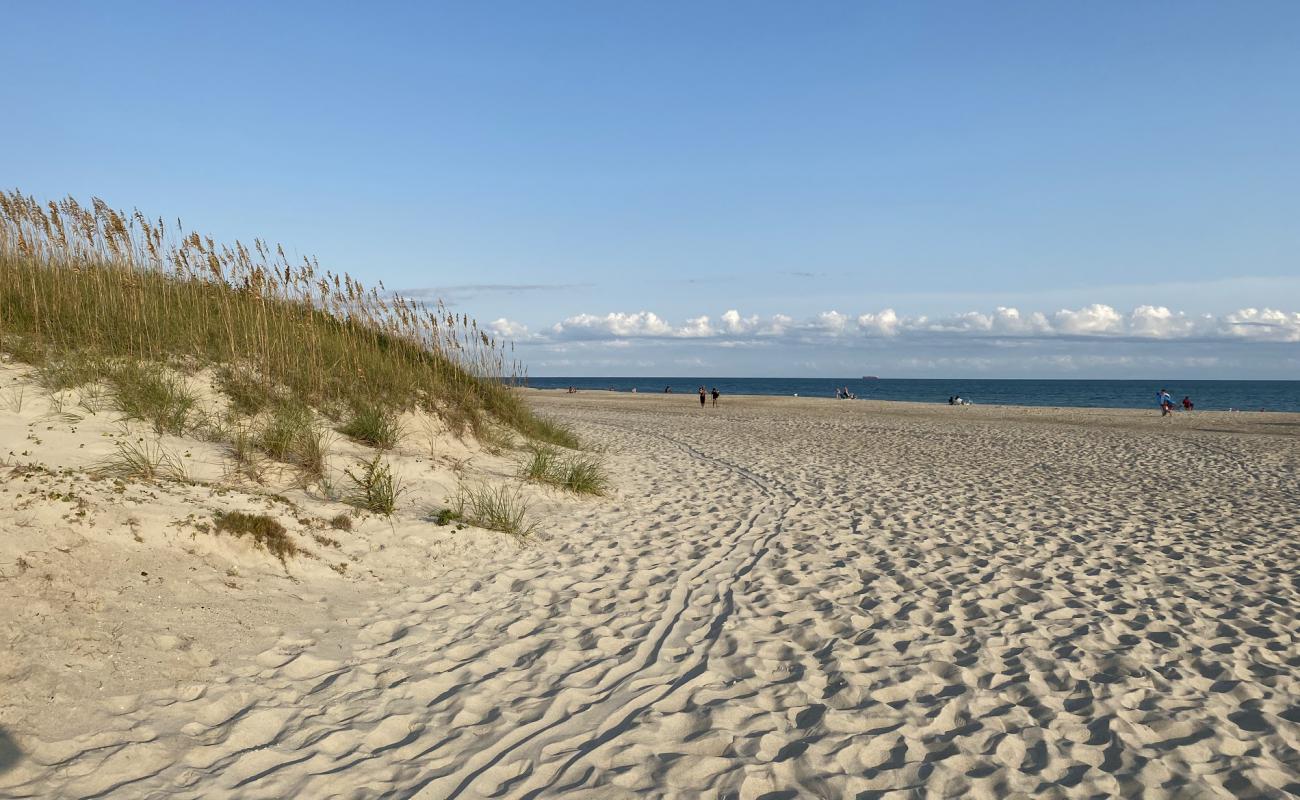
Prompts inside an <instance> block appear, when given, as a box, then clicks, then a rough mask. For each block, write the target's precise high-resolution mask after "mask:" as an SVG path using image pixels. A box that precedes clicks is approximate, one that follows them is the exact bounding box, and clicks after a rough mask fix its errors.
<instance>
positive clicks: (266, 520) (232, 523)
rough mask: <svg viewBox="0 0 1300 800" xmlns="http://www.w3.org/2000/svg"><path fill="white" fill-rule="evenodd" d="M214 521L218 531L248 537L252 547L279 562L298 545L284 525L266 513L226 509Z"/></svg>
mask: <svg viewBox="0 0 1300 800" xmlns="http://www.w3.org/2000/svg"><path fill="white" fill-rule="evenodd" d="M214 523H215V525H214V527H215V529H216V531H217V532H218V533H228V534H230V535H231V536H234V537H235V538H237V539H238V538H244V537H248V538H249V539H250V540H252V542H253V546H254V547H256V548H258V549H259V550H265V551H267V552H268V553H270V554H271V555H273V556H275V557H276V558H278V559H280V563H281V564H284V563H285V561H286V559H288V558H289V557H290V556H294V555H297V553H298V546H297V545H296V544H294V542H293V540H292V539H291V538H289V533H288V531H286V530H285V527H284V526H283V525H281V524H280V522H279V521H278V520H276V519H275V518H274V517H271V516H268V515H266V514H249V513H246V512H244V511H227V512H224V513H220V514H217V516H216V518H215V520H214Z"/></svg>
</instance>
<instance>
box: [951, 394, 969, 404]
mask: <svg viewBox="0 0 1300 800" xmlns="http://www.w3.org/2000/svg"><path fill="white" fill-rule="evenodd" d="M948 405H950V406H968V405H970V401H969V400H967V399H965V398H964V397H962V396H961V395H959V394H955V395H953V396H952V397H949V398H948Z"/></svg>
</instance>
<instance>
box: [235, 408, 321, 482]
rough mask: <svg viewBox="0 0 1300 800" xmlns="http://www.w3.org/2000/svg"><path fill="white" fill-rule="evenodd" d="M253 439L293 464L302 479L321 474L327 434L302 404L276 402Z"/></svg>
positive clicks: (259, 445) (277, 457) (279, 457)
mask: <svg viewBox="0 0 1300 800" xmlns="http://www.w3.org/2000/svg"><path fill="white" fill-rule="evenodd" d="M254 442H255V444H256V446H257V448H258V449H260V450H261V451H262V452H264V453H266V454H267V455H268V456H270V457H271V458H273V459H275V460H276V461H279V462H281V463H283V464H290V465H292V466H294V467H297V468H298V470H299V472H300V474H301V475H302V477H303V478H304V479H306V480H319V479H320V478H321V477H322V476H323V475H324V474H325V470H326V459H327V458H328V456H329V446H330V445H329V436H328V433H327V432H326V431H325V430H323V429H322V428H321V427H319V426H318V425H317V424H316V420H315V417H314V415H313V414H312V411H311V409H310V408H308V407H307V406H305V405H301V404H299V403H294V402H288V401H286V402H281V403H278V404H277V405H276V406H275V407H274V408H272V409H271V410H270V411H269V412H268V413H267V415H266V416H265V418H264V419H263V420H262V422H261V424H260V427H259V429H258V431H257V434H256V437H255V439H254Z"/></svg>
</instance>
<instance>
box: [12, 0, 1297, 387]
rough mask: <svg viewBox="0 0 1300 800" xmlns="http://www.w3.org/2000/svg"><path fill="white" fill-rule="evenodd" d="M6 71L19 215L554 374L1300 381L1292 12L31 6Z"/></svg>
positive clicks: (863, 6)
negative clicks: (256, 261)
mask: <svg viewBox="0 0 1300 800" xmlns="http://www.w3.org/2000/svg"><path fill="white" fill-rule="evenodd" d="M4 39H5V47H4V48H3V49H0V62H3V65H4V66H5V67H6V69H5V72H4V74H5V75H6V76H7V79H6V81H5V82H4V84H3V85H2V86H0V102H2V103H3V105H2V106H0V107H3V108H4V109H5V110H6V112H7V113H6V118H7V119H6V122H5V124H4V125H0V167H3V169H0V180H3V182H4V183H5V184H7V185H9V186H16V187H18V188H21V189H22V190H23V191H26V192H28V193H32V194H35V195H38V196H40V197H59V196H62V195H65V194H73V195H75V196H77V197H80V198H87V197H89V196H91V195H97V196H100V197H103V198H104V199H106V200H107V201H109V202H110V203H111V204H113V205H116V206H120V207H139V208H140V209H142V210H143V211H145V212H146V213H149V214H151V215H164V216H169V217H180V218H181V219H182V220H183V221H184V222H185V224H186V225H187V226H190V227H196V228H199V229H202V230H206V231H210V232H212V233H213V234H215V235H217V236H219V237H223V238H236V237H238V238H243V239H251V238H252V237H254V236H262V237H264V238H268V239H271V240H276V241H280V242H283V243H284V244H285V245H286V247H287V248H289V249H291V250H294V251H297V252H303V253H313V254H315V255H317V256H318V257H319V258H320V260H321V262H322V264H323V265H325V266H328V267H331V268H334V269H337V270H340V271H343V270H346V271H348V272H351V273H352V274H354V275H357V276H359V277H361V278H362V279H363V280H366V281H367V282H374V281H378V280H382V281H383V282H384V283H385V284H386V285H387V286H388V287H389V288H392V289H399V290H404V291H406V292H408V293H410V294H418V295H422V296H425V295H434V294H437V295H442V296H444V297H446V299H447V300H448V301H449V302H451V303H452V304H453V305H454V306H455V307H456V308H457V309H459V310H463V311H466V312H468V313H470V314H472V315H474V316H477V317H478V318H479V319H480V320H482V321H484V322H486V323H492V322H495V323H496V324H497V329H498V330H499V331H501V332H502V333H503V334H509V335H511V336H513V338H515V339H516V341H517V342H518V347H519V352H520V353H521V354H522V355H523V357H524V358H525V360H526V361H527V362H528V363H529V364H530V365H531V366H532V370H533V372H534V373H535V374H638V373H651V374H665V373H682V372H688V373H689V372H698V373H703V374H717V375H722V374H727V375H748V374H754V375H760V374H761V375H790V376H797V375H828V376H834V375H856V374H860V373H861V372H863V371H870V372H874V373H877V374H890V375H914V376H922V375H934V376H946V375H956V376H967V375H971V376H976V375H988V376H1010V377H1015V376H1021V375H1033V376H1044V377H1045V376H1057V375H1059V376H1069V377H1079V376H1082V377H1091V376H1096V377H1147V376H1149V375H1176V376H1181V377H1295V376H1296V375H1297V374H1300V224H1297V220H1300V190H1298V189H1297V187H1300V47H1297V46H1296V42H1298V41H1300V4H1296V3H1294V2H1251V3H1247V4H1240V3H1235V4H1234V3H1227V2H1222V3H1201V2H1178V3H1175V2H1144V3H1100V2H1099V3H1056V2H1023V3H1012V2H1005V3H979V4H976V3H921V2H917V3H901V2H900V3H868V2H852V3H817V4H809V3H788V2H783V3H759V2H747V3H738V2H737V3H723V2H718V3H648V2H646V3H607V2H587V3H583V2H554V3H531V2H530V3H490V2H483V3H468V2H466V3H456V4H436V3H430V4H409V5H402V4H392V3H378V4H367V5H365V6H362V5H358V4H328V3H310V4H306V3H304V4H297V5H295V4H288V3H257V4H253V3H249V4H241V3H222V4H196V3H191V4H178V3H158V4H144V3H123V4H111V5H110V4H98V3H96V4H92V3H71V4H34V3H31V4H21V5H16V6H12V7H10V8H8V9H6V14H5V36H4ZM998 308H1014V309H1016V311H1017V314H1018V316H1017V317H1016V319H1019V320H1021V322H1018V323H1016V324H1011V323H1008V322H1007V320H1008V319H1009V317H1008V316H1007V315H1006V314H1005V313H1002V312H998V311H997V309H998ZM1098 308H1105V309H1109V310H1110V312H1111V313H1110V314H1108V313H1106V312H1103V311H1097V309H1098ZM1145 309H1150V311H1148V310H1145ZM1252 310H1253V312H1254V313H1253V315H1252V314H1249V313H1246V312H1250V311H1252ZM729 311H734V312H736V313H735V315H734V316H730V315H727V312H729ZM832 312H834V314H835V315H838V316H828V315H830V314H832ZM886 312H888V314H890V315H893V317H894V318H896V319H897V320H899V322H898V323H897V324H893V325H881V324H880V322H879V321H880V320H881V319H885V318H886V317H885V316H882V315H885V314H886ZM1162 312H1163V313H1162ZM1035 314H1037V315H1039V316H1038V317H1035V316H1034V315H1035ZM972 315H975V316H972ZM1234 315H1235V316H1234ZM704 317H707V320H705V321H703V322H701V321H700V320H701V318H704ZM841 317H842V318H843V319H842V320H841V319H840V318H841ZM1040 317H1041V322H1040V321H1039V319H1040ZM727 320H731V322H728V321H727ZM828 320H829V322H828ZM655 321H657V322H655Z"/></svg>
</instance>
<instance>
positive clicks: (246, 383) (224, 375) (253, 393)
mask: <svg viewBox="0 0 1300 800" xmlns="http://www.w3.org/2000/svg"><path fill="white" fill-rule="evenodd" d="M217 386H218V388H220V389H221V393H222V394H224V395H225V396H226V397H227V398H229V399H230V408H231V410H232V411H235V412H237V413H239V414H246V415H249V416H252V415H254V414H257V413H259V412H260V411H262V409H264V408H266V407H267V406H269V405H271V404H272V403H274V402H275V399H276V397H275V392H274V391H273V390H272V388H271V387H270V386H268V385H267V384H266V383H265V382H264V381H262V380H260V379H258V377H257V376H256V375H255V374H254V373H253V372H252V371H251V370H249V369H241V368H238V367H233V366H224V367H222V368H221V369H220V370H218V371H217Z"/></svg>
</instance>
